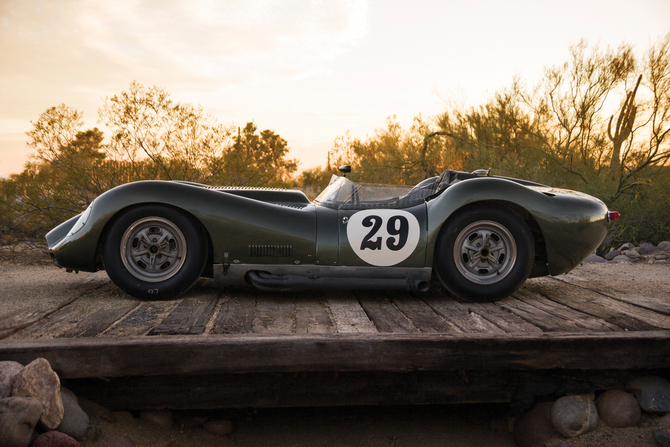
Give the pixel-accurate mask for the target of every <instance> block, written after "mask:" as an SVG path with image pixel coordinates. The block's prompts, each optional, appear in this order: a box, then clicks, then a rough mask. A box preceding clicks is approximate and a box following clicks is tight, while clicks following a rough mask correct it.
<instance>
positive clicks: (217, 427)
mask: <svg viewBox="0 0 670 447" xmlns="http://www.w3.org/2000/svg"><path fill="white" fill-rule="evenodd" d="M202 428H204V429H205V430H206V431H207V432H209V433H211V434H213V435H215V436H226V435H229V434H231V433H232V432H233V423H232V422H230V421H225V420H223V421H211V422H207V423H206V424H205V425H203V426H202Z"/></svg>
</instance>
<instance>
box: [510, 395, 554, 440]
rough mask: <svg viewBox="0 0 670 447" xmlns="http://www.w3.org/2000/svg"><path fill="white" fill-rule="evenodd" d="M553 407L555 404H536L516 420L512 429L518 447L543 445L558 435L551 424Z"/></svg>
mask: <svg viewBox="0 0 670 447" xmlns="http://www.w3.org/2000/svg"><path fill="white" fill-rule="evenodd" d="M553 405H554V404H553V402H542V403H539V404H536V405H535V406H534V407H533V408H531V409H530V411H528V412H527V413H525V414H523V415H521V416H519V417H518V418H516V420H515V421H514V426H513V427H512V436H513V438H514V443H515V444H516V445H517V446H518V447H531V446H533V445H536V444H542V443H543V442H544V441H546V440H548V439H549V438H551V437H552V436H554V435H556V430H554V426H553V425H552V423H551V409H552V407H553Z"/></svg>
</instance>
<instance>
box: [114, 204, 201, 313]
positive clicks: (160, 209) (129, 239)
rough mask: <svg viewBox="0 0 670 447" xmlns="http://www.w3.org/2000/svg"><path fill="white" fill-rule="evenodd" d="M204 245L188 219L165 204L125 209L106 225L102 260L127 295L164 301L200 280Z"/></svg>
mask: <svg viewBox="0 0 670 447" xmlns="http://www.w3.org/2000/svg"><path fill="white" fill-rule="evenodd" d="M208 250H209V245H208V244H207V236H206V235H205V230H204V229H203V228H202V226H201V225H200V223H199V222H197V221H195V220H194V219H193V218H192V217H191V216H189V215H187V214H185V213H183V212H181V211H178V210H176V209H174V208H171V207H169V206H165V205H142V206H138V207H135V208H131V209H129V210H127V211H125V212H123V213H122V214H120V215H119V216H117V217H116V218H115V219H114V221H113V222H112V223H111V225H110V227H109V229H108V231H107V232H106V234H105V236H104V238H103V243H102V262H103V264H104V266H105V270H107V274H108V275H109V277H110V278H111V280H112V281H113V282H114V284H116V285H117V286H118V287H119V288H120V289H122V290H123V291H124V292H126V293H127V294H128V295H131V296H134V297H136V298H140V299H151V300H165V299H170V298H175V297H177V296H179V295H181V294H182V293H184V292H186V291H187V290H188V289H189V288H191V286H192V285H193V284H195V282H196V281H197V280H198V278H200V275H201V274H202V272H203V270H204V268H205V263H206V261H207V254H208Z"/></svg>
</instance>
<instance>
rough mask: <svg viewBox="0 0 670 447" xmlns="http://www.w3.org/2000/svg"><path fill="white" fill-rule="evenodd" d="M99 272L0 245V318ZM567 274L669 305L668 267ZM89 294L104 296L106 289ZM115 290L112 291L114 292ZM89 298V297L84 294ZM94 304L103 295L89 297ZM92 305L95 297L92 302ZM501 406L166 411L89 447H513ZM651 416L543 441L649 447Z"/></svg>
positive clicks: (105, 432)
mask: <svg viewBox="0 0 670 447" xmlns="http://www.w3.org/2000/svg"><path fill="white" fill-rule="evenodd" d="M104 275H105V273H104V272H97V273H80V274H79V275H75V274H68V273H66V272H65V271H64V270H61V269H58V268H56V267H53V266H52V265H50V262H49V259H48V256H47V255H46V254H44V253H42V252H39V251H35V250H28V251H27V252H26V251H24V250H22V251H21V252H14V251H10V250H7V249H6V248H5V249H1V248H0V315H8V314H12V313H14V312H20V311H24V310H26V309H30V308H31V307H34V306H37V305H44V303H45V300H47V301H49V302H50V303H57V302H58V301H60V300H63V301H66V300H68V299H70V297H71V295H72V289H73V285H81V284H85V283H89V284H91V283H96V282H100V283H102V282H103V279H104V278H105V276H104ZM569 275H571V279H572V280H575V281H591V282H594V283H595V282H600V283H602V284H613V285H614V284H616V287H619V288H621V287H624V288H626V289H629V290H635V291H636V293H638V294H640V295H644V296H647V297H653V298H656V299H659V300H662V301H665V302H670V264H653V265H648V264H630V263H626V264H611V263H607V264H605V263H600V264H588V265H583V266H580V267H578V268H577V269H575V270H573V272H571V273H570V274H569ZM91 290H92V292H93V293H94V294H96V293H99V294H101V295H103V294H106V293H107V294H108V293H110V289H109V287H102V288H100V290H99V291H98V289H96V288H95V287H91ZM117 293H120V292H117ZM92 298H93V297H92ZM97 298H99V299H100V300H102V299H103V298H104V297H103V296H100V297H97ZM94 301H97V300H94ZM506 411H507V407H506V405H501V404H490V405H487V404H477V405H443V406H414V407H406V406H402V407H399V406H396V407H335V408H329V407H313V408H297V409H284V408H280V409H262V410H253V409H250V410H221V411H200V412H174V413H173V417H174V421H175V422H174V426H173V428H172V429H165V428H161V427H158V426H156V425H154V424H152V423H150V422H146V421H144V420H141V419H139V418H138V417H137V416H138V415H137V414H135V417H133V418H130V417H129V416H130V415H129V414H128V413H123V414H122V415H125V416H126V417H119V418H118V420H117V422H116V423H109V422H104V421H100V427H101V429H102V437H101V439H100V440H99V441H97V442H95V443H88V444H85V445H89V446H93V447H96V446H105V445H107V444H105V442H104V440H105V439H106V438H107V437H109V436H114V435H122V436H127V437H128V438H130V439H131V440H132V441H133V442H134V443H135V445H136V446H138V447H144V446H147V447H149V446H152V447H153V446H156V447H168V446H169V447H180V446H181V447H188V446H204V447H209V446H212V447H214V446H217V447H218V446H239V447H246V446H249V447H251V446H254V447H262V446H286V447H289V446H290V447H298V446H317V447H318V446H324V447H325V446H429V447H432V446H445V445H448V446H452V447H475V446H477V447H480V446H499V447H506V446H510V447H512V446H514V442H513V440H512V435H511V433H510V432H509V429H508V427H511V424H512V422H513V420H511V419H508V418H506V417H505V412H506ZM206 419H207V420H217V419H227V420H230V421H232V422H233V425H234V431H233V433H232V434H231V435H228V436H223V437H216V436H214V435H212V434H210V433H208V432H206V431H205V430H204V429H203V428H202V427H200V426H197V425H198V424H197V421H198V420H199V421H201V422H202V421H203V420H206ZM658 419H659V417H656V416H649V415H645V416H644V417H643V420H642V422H641V423H640V424H639V425H638V426H637V427H633V428H626V429H614V428H610V427H607V426H604V425H603V424H602V423H601V425H600V427H599V428H598V429H597V430H596V431H595V432H593V433H590V434H587V435H584V436H581V437H579V438H577V439H570V440H566V439H564V438H561V437H556V438H553V439H551V440H550V441H548V442H547V443H546V446H547V447H553V446H555V445H557V444H559V443H567V444H568V445H570V446H571V447H600V446H602V447H605V446H608V447H634V446H637V447H657V446H658V444H657V443H656V442H655V440H654V439H653V436H652V430H654V429H655V428H656V425H657V424H658Z"/></svg>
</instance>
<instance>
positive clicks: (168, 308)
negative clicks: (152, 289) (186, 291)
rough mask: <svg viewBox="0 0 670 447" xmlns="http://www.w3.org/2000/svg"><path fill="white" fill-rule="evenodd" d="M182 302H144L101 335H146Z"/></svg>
mask: <svg viewBox="0 0 670 447" xmlns="http://www.w3.org/2000/svg"><path fill="white" fill-rule="evenodd" d="M181 302H182V300H181V299H179V300H174V301H143V302H141V303H140V304H139V305H138V306H137V307H136V308H135V309H133V310H132V311H131V312H128V313H127V314H126V316H125V317H124V318H122V319H121V320H119V321H118V322H116V323H115V324H114V325H113V326H111V327H110V328H109V329H107V330H105V331H104V332H102V333H101V334H100V336H104V337H132V336H136V335H146V334H148V333H149V332H150V331H151V330H152V329H153V328H154V327H156V326H157V325H159V324H160V323H161V321H163V319H165V318H166V317H167V316H168V315H170V313H172V311H173V310H174V309H175V308H176V307H177V306H178V305H179V304H180V303H181Z"/></svg>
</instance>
